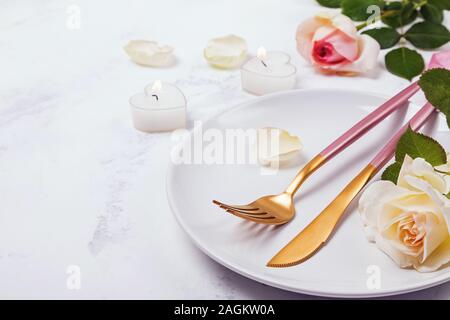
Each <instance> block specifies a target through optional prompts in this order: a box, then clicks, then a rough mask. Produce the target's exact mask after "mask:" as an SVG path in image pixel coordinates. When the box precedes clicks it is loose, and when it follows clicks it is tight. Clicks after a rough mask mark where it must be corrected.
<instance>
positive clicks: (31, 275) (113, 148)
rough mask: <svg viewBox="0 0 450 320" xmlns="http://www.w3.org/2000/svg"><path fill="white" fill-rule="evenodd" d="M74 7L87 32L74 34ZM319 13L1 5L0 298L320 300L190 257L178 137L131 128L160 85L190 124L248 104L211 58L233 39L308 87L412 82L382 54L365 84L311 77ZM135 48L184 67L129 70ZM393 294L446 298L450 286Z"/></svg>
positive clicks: (386, 88)
mask: <svg viewBox="0 0 450 320" xmlns="http://www.w3.org/2000/svg"><path fill="white" fill-rule="evenodd" d="M71 5H75V6H76V7H75V8H79V9H80V13H81V15H80V17H81V20H80V22H81V24H80V28H79V29H76V28H75V29H73V28H70V26H71V25H70V23H69V27H68V26H67V22H68V19H69V15H70V13H73V11H71V12H69V13H68V12H67V10H68V8H71V7H70V6H71ZM72 8H73V7H72ZM319 10H320V7H319V6H318V5H316V3H315V1H313V0H301V1H300V0H286V1H282V2H280V1H278V0H263V1H239V0H219V1H210V0H191V1H181V0H179V1H175V0H164V1H162V0H160V1H156V0H150V1H148V0H146V1H144V0H142V1H120V2H119V1H117V2H113V1H106V0H105V1H87V0H84V1H81V0H79V1H77V0H73V1H64V0H47V1H32V0H22V1H13V0H1V1H0V30H1V37H0V52H1V55H0V57H1V59H0V72H1V76H0V297H1V298H44V299H46V298H64V299H72V298H75V299H78V298H153V299H160V298H175V299H188V298H193V299H195V298H200V299H203V298H212V299H216V298H219V299H222V298H223V299H247V298H259V299H271V298H273V299H284V298H290V299H308V298H311V297H308V296H303V295H299V294H294V293H289V292H284V291H282V290H278V289H274V288H271V287H268V286H264V285H261V284H259V283H256V282H253V281H251V280H248V279H245V278H243V277H241V276H239V275H237V274H235V273H233V272H231V271H229V270H227V269H225V268H224V267H222V266H220V265H218V264H216V263H215V262H213V261H212V260H210V259H209V258H208V257H206V256H205V255H204V254H203V253H201V252H200V251H199V250H198V249H196V248H195V247H194V245H193V244H192V243H191V242H190V241H189V239H188V238H187V236H186V235H185V234H184V232H183V231H182V230H181V229H180V227H179V226H178V225H177V223H176V222H175V220H174V218H173V216H172V214H171V212H170V210H169V207H168V205H167V201H166V196H165V174H166V168H167V163H168V160H169V156H168V152H169V150H170V147H171V142H170V135H169V134H144V133H140V132H137V131H135V130H134V129H133V128H132V125H131V122H130V113H129V109H128V103H127V100H128V98H129V96H130V95H131V94H133V93H135V92H137V91H139V90H141V89H143V87H144V86H145V85H146V84H148V83H150V82H152V81H153V80H154V79H161V80H163V81H168V82H174V83H176V84H177V85H179V86H180V87H181V89H182V90H183V91H184V92H185V94H186V96H187V99H188V101H189V106H188V108H189V125H190V126H191V125H192V123H193V121H194V120H199V119H206V118H208V117H209V116H212V115H214V114H215V113H217V112H219V111H221V110H223V109H226V108H229V107H231V106H232V105H234V104H236V103H238V102H240V101H243V100H245V99H250V98H251V95H249V94H246V93H243V92H242V91H241V89H240V79H239V73H238V72H236V71H218V70H214V69H212V68H210V67H208V66H207V65H206V64H205V61H204V60H203V57H202V48H203V47H204V45H205V44H206V42H207V40H208V39H209V38H212V37H215V36H220V35H224V34H228V33H235V34H238V35H240V36H242V37H244V38H246V39H247V40H248V43H249V47H250V50H251V52H253V53H255V51H256V49H257V47H258V46H259V45H264V46H265V47H266V48H267V49H268V50H270V49H277V50H284V51H286V52H289V53H290V54H291V56H292V58H293V63H294V64H295V65H296V66H297V67H298V69H299V81H298V85H297V86H298V87H299V88H316V87H324V86H327V87H334V88H342V87H343V88H347V87H352V88H356V89H360V90H366V91H374V92H383V93H386V94H391V93H395V92H396V91H398V90H399V89H401V88H403V87H404V86H405V85H407V82H406V81H404V80H402V79H400V78H396V77H394V76H392V75H390V74H388V73H387V72H385V71H384V70H383V69H382V67H381V61H382V58H381V57H380V68H379V69H378V71H376V72H374V73H372V74H371V75H367V76H363V77H360V78H358V79H354V78H353V79H352V78H341V77H333V76H322V75H319V74H317V73H315V72H314V71H313V70H312V69H311V68H309V67H308V66H307V65H306V64H305V63H304V62H303V61H302V60H301V58H300V57H299V56H298V55H297V54H296V53H295V42H294V32H295V29H296V26H297V24H298V23H299V22H300V21H301V20H303V19H304V18H306V17H308V16H311V15H312V14H314V13H316V12H318V11H319ZM69 11H70V9H69ZM446 21H449V20H448V16H447V20H446ZM69 22H70V21H69ZM72 26H73V25H72ZM138 38H149V39H155V40H158V41H160V42H163V43H167V44H171V45H173V46H175V48H176V49H175V53H176V55H177V58H178V62H177V64H176V65H175V66H173V67H171V68H168V69H150V68H144V67H139V66H137V65H135V64H133V63H132V62H131V61H129V59H128V57H127V56H126V55H125V53H124V52H123V50H122V46H123V45H124V44H126V42H127V41H128V40H130V39H138ZM426 55H427V56H429V55H430V53H426ZM416 99H417V100H421V99H423V98H421V97H418V98H416ZM70 265H77V266H79V267H80V270H81V288H80V289H79V290H69V289H68V288H67V286H66V281H67V278H68V275H67V274H66V270H67V267H68V266H70ZM396 298H438V299H450V283H448V284H444V285H441V286H439V287H436V288H432V289H428V290H425V291H421V292H417V293H412V294H408V295H404V296H399V297H396Z"/></svg>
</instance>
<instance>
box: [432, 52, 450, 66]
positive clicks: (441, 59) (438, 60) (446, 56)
mask: <svg viewBox="0 0 450 320" xmlns="http://www.w3.org/2000/svg"><path fill="white" fill-rule="evenodd" d="M433 68H445V69H450V50H447V51H442V52H438V53H435V54H433V55H432V56H431V60H430V63H429V64H428V69H433Z"/></svg>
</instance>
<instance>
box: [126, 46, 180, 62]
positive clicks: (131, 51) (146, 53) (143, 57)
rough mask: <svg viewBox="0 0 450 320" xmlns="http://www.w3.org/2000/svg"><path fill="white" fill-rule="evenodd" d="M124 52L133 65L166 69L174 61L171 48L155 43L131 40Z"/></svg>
mask: <svg viewBox="0 0 450 320" xmlns="http://www.w3.org/2000/svg"><path fill="white" fill-rule="evenodd" d="M124 50H125V52H126V53H127V54H128V56H129V57H130V58H131V60H133V61H134V62H135V63H137V64H140V65H143V66H147V67H166V66H170V65H171V64H172V63H173V61H174V59H173V48H172V47H171V46H168V45H159V44H158V42H156V41H147V40H131V41H130V42H128V44H127V45H126V46H125V47H124Z"/></svg>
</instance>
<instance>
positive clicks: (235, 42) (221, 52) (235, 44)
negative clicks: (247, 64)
mask: <svg viewBox="0 0 450 320" xmlns="http://www.w3.org/2000/svg"><path fill="white" fill-rule="evenodd" d="M203 55H204V56H205V59H206V61H208V63H209V64H210V65H212V66H214V67H217V68H223V69H231V68H236V67H238V66H240V65H241V64H242V62H243V61H244V60H245V58H246V56H247V42H246V41H245V40H244V39H242V38H241V37H238V36H235V35H228V36H225V37H219V38H214V39H211V40H209V42H208V44H207V46H206V48H205V49H204V51H203Z"/></svg>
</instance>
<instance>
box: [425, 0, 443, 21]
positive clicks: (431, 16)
mask: <svg viewBox="0 0 450 320" xmlns="http://www.w3.org/2000/svg"><path fill="white" fill-rule="evenodd" d="M420 14H421V15H422V17H423V18H424V19H425V20H427V21H430V22H434V23H441V22H442V21H443V20H444V12H443V10H442V9H440V8H438V7H436V6H435V5H433V4H430V3H427V4H425V5H424V6H422V7H421V8H420Z"/></svg>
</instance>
